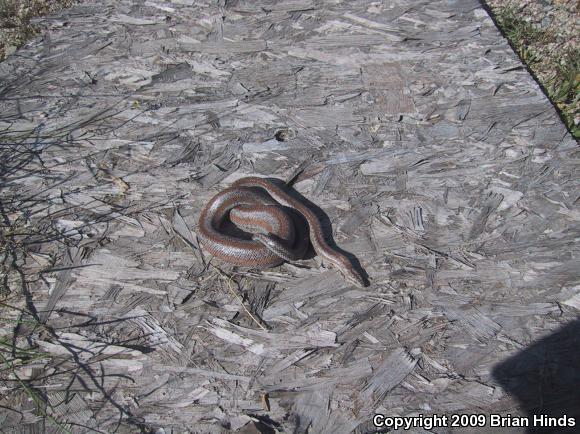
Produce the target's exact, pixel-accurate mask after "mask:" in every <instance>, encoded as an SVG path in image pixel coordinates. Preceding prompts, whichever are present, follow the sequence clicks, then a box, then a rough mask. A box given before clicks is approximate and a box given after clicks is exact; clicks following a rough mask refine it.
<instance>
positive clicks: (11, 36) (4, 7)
mask: <svg viewBox="0 0 580 434" xmlns="http://www.w3.org/2000/svg"><path fill="white" fill-rule="evenodd" d="M73 3H75V0H0V60H4V58H5V57H6V56H7V55H9V54H12V53H13V52H14V51H16V50H17V49H18V48H20V47H21V46H22V45H24V44H25V43H26V42H28V40H30V38H31V37H33V36H35V35H36V34H38V32H39V29H38V27H37V26H35V25H34V24H32V22H31V20H32V19H33V18H35V17H39V16H42V15H47V14H50V13H53V12H56V11H58V10H60V9H63V8H66V7H69V6H71V5H72V4H73Z"/></svg>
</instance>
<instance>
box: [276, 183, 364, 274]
mask: <svg viewBox="0 0 580 434" xmlns="http://www.w3.org/2000/svg"><path fill="white" fill-rule="evenodd" d="M266 179H267V180H268V181H270V182H272V183H273V184H276V185H277V186H279V187H280V188H282V189H283V190H284V191H285V192H286V193H288V194H289V195H290V196H292V197H293V198H294V199H296V200H298V201H300V202H302V203H303V204H304V205H306V206H307V207H308V208H310V210H311V211H312V212H313V213H314V214H316V217H318V220H319V221H320V224H321V226H322V234H323V236H324V239H325V241H326V242H327V243H328V245H329V246H330V247H332V248H333V249H334V250H336V251H337V252H340V253H341V254H343V255H344V256H346V257H347V258H348V260H349V261H350V262H351V264H352V266H353V267H354V268H355V269H356V270H357V271H358V272H359V273H360V275H361V276H362V277H363V279H364V280H365V285H368V284H369V275H368V274H367V272H366V270H365V269H364V268H363V267H362V265H361V263H360V261H359V260H358V258H357V257H356V256H355V255H353V254H352V253H350V252H348V251H346V250H344V249H342V248H340V247H339V246H338V245H337V244H336V242H335V241H334V237H333V231H332V222H331V221H330V218H329V217H328V214H326V213H325V212H324V211H323V210H322V209H321V208H319V207H318V206H317V205H315V204H314V203H313V202H311V201H310V200H308V199H307V198H305V197H304V196H302V195H301V194H300V193H298V192H297V191H296V190H294V188H292V186H291V185H288V184H287V183H285V182H284V181H282V180H280V179H277V178H266ZM287 209H288V210H289V211H290V212H291V213H292V215H293V216H295V217H296V221H297V224H298V225H300V226H301V227H302V228H304V229H306V228H308V222H307V221H306V219H305V218H304V217H303V216H302V215H301V214H300V213H299V212H296V211H295V210H294V209H291V208H287ZM315 256H316V252H315V251H314V248H313V247H312V243H310V246H309V247H308V251H307V252H306V255H305V256H304V259H312V258H314V257H315Z"/></svg>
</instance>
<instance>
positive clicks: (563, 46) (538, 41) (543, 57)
mask: <svg viewBox="0 0 580 434" xmlns="http://www.w3.org/2000/svg"><path fill="white" fill-rule="evenodd" d="M486 3H488V4H489V3H490V2H486ZM489 6H490V9H491V11H492V14H493V16H494V18H495V21H496V23H497V25H498V27H499V28H500V29H501V31H502V32H503V34H504V35H505V36H506V38H507V39H508V40H509V41H510V44H511V45H512V47H513V48H514V50H515V51H516V53H517V54H518V55H519V57H520V58H521V60H522V61H523V62H524V63H525V64H526V65H527V66H528V68H529V69H530V71H531V72H532V73H533V75H534V76H535V78H536V79H537V81H538V82H539V83H540V85H541V86H542V87H543V88H544V91H545V92H546V94H547V95H548V98H550V101H552V103H553V104H554V105H555V106H556V107H557V108H558V110H559V111H560V114H561V115H562V118H563V120H564V122H565V123H566V126H567V127H568V130H569V131H570V133H571V134H572V135H573V136H574V137H575V138H576V139H580V47H578V45H577V44H575V43H573V42H572V41H571V40H568V41H566V38H565V37H564V36H563V34H564V35H566V34H568V33H569V32H568V31H566V30H570V29H565V31H564V32H562V29H560V28H558V27H556V26H549V27H546V28H541V27H538V26H537V25H534V24H531V23H530V22H529V21H528V20H527V19H526V15H525V14H526V13H527V12H526V10H525V9H524V10H516V9H515V8H514V6H513V5H512V4H511V3H509V2H506V3H505V4H503V3H501V4H500V3H498V2H496V3H495V4H494V5H491V4H489ZM568 13H569V17H570V20H569V21H570V23H571V24H570V25H574V24H573V23H574V20H575V19H577V18H578V17H579V15H580V3H578V6H577V7H576V10H575V11H569V12H568Z"/></svg>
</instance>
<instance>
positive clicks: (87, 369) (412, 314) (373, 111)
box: [0, 0, 580, 434]
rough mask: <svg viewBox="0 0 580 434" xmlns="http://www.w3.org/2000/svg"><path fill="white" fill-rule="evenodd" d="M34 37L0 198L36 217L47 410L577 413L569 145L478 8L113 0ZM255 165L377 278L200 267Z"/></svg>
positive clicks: (319, 429) (19, 79)
mask: <svg viewBox="0 0 580 434" xmlns="http://www.w3.org/2000/svg"><path fill="white" fill-rule="evenodd" d="M41 23H42V24H43V25H45V26H46V27H47V31H46V32H45V34H44V35H43V36H42V37H41V38H39V39H37V40H36V41H33V42H32V43H30V44H29V45H28V46H26V47H25V48H24V49H22V50H20V51H18V52H17V53H16V54H15V55H13V56H11V57H10V58H9V59H8V60H7V61H5V62H4V63H2V64H0V83H1V84H0V96H1V98H0V115H1V119H0V131H1V133H0V134H1V136H2V137H1V139H2V142H3V145H2V146H3V149H4V150H8V151H10V152H11V154H10V155H9V156H6V155H7V154H3V158H4V162H5V163H6V170H5V171H4V172H3V178H2V182H3V185H2V192H3V193H2V194H3V195H6V194H8V193H10V195H12V196H11V197H18V198H21V203H23V204H24V205H23V207H22V208H21V209H11V208H10V207H11V203H12V202H10V201H8V202H5V204H4V205H3V214H4V217H3V218H4V219H6V218H8V219H11V218H16V216H17V215H23V216H25V218H26V219H27V221H28V222H29V223H30V224H34V225H36V227H37V228H38V231H36V232H35V233H34V234H33V235H32V236H31V237H29V238H28V239H27V242H26V243H27V244H26V248H27V249H28V250H29V251H30V252H31V253H30V254H29V257H27V259H26V262H25V263H24V264H23V265H22V270H23V271H24V272H25V273H27V274H26V275H27V276H28V280H29V281H28V284H27V286H26V287H27V291H28V295H29V297H28V299H29V305H32V306H34V307H35V308H36V310H37V312H38V315H39V318H40V320H41V321H42V322H43V323H44V324H45V325H46V327H47V330H52V332H50V333H44V332H43V333H39V332H38V330H37V329H34V330H28V331H27V329H26V327H23V328H21V329H20V331H19V333H28V332H30V336H31V339H33V340H34V344H35V345H36V346H37V347H38V348H41V349H42V351H44V352H46V353H48V354H51V355H52V356H54V357H56V359H54V360H53V361H52V362H50V360H51V359H47V360H49V361H48V362H46V364H45V365H42V361H40V362H39V364H40V365H39V367H40V369H41V372H44V373H46V374H47V375H46V378H45V379H44V380H43V381H44V383H43V386H42V387H43V388H42V391H43V393H45V394H46V396H48V397H50V398H48V399H49V402H50V403H51V405H50V406H49V408H48V412H49V414H51V415H52V417H54V419H55V420H59V421H63V423H65V425H67V426H68V427H69V428H70V429H71V430H72V431H74V432H93V430H95V429H98V430H100V431H99V432H114V431H116V432H157V433H169V432H190V433H228V432H235V431H237V430H243V431H242V432H257V431H255V430H258V427H261V428H259V429H260V430H262V431H260V432H286V433H307V432H308V433H328V434H330V433H336V434H342V433H345V434H346V433H351V432H355V433H371V432H375V431H374V428H373V427H372V423H371V422H372V417H373V415H374V414H375V413H377V412H378V413H382V414H385V415H389V416H409V415H417V414H452V413H478V414H479V413H482V414H490V413H511V414H527V412H531V411H535V409H536V410H537V409H544V410H545V411H546V412H548V413H549V412H550V411H553V412H557V411H560V410H559V409H564V411H566V409H568V413H570V414H571V412H573V411H576V412H578V409H579V408H580V405H579V402H580V398H579V395H578V392H577V390H579V389H578V388H577V387H576V388H575V389H574V388H572V389H571V388H570V387H571V386H570V384H572V385H575V386H577V385H578V384H580V381H579V380H580V379H579V378H578V373H577V370H574V369H575V368H574V366H576V367H577V366H578V363H580V361H579V359H580V357H579V353H578V351H579V350H578V348H580V345H579V342H578V336H580V333H579V331H580V327H579V325H578V323H577V322H574V319H575V318H577V317H578V314H579V311H578V309H579V308H580V298H579V297H580V295H579V290H580V271H579V270H580V267H579V266H578V258H579V247H578V242H577V240H578V239H579V237H580V209H579V202H580V201H579V197H580V196H579V194H580V193H579V191H580V189H579V186H580V181H579V178H578V174H579V173H580V171H579V170H578V163H579V161H580V160H579V158H580V153H579V148H578V146H577V144H576V143H575V141H574V140H573V139H572V138H571V137H570V135H569V134H568V133H567V132H566V129H565V127H564V126H563V124H562V122H561V121H560V119H559V118H558V116H557V114H556V112H555V110H554V108H553V107H552V106H551V105H550V103H549V102H548V100H547V98H546V97H545V95H544V94H543V93H542V91H541V90H540V88H539V87H538V85H537V84H536V83H535V82H534V80H533V79H532V77H531V76H530V75H529V74H528V72H527V71H526V69H525V68H524V67H523V66H522V64H521V63H520V61H519V60H518V58H517V57H516V56H515V55H514V53H513V52H512V50H511V49H510V47H509V45H508V43H507V42H506V41H505V40H504V39H503V38H502V36H501V35H500V33H499V32H498V31H497V29H496V28H495V26H494V24H493V22H492V21H491V19H490V18H489V16H488V14H487V12H486V11H485V10H484V9H482V7H481V5H480V3H479V2H478V1H475V0H435V1H422V0H396V1H389V2H368V1H362V0H350V1H333V0H293V1H285V2H277V1H254V0H233V1H224V0H212V1H208V0H200V1H193V0H164V1H162V0H148V1H137V2H136V1H129V0H115V1H112V0H104V1H86V2H83V3H82V4H79V5H76V6H74V7H72V8H71V9H68V10H66V11H63V12H60V13H59V15H58V16H56V15H55V16H49V17H45V18H43V19H42V20H41ZM3 152H5V151H3ZM3 164H4V163H3ZM248 175H252V176H267V177H275V178H279V179H283V180H289V179H292V178H294V179H295V180H296V182H295V184H294V186H295V188H296V190H297V191H299V192H300V193H301V194H302V195H304V196H305V197H306V198H308V199H310V200H311V201H312V202H313V203H315V204H316V205H317V206H318V207H320V208H321V209H322V210H324V212H325V213H326V214H327V215H328V219H329V222H330V225H328V226H329V227H330V226H331V230H332V231H333V235H334V239H335V240H336V242H337V244H338V245H340V246H341V247H342V248H344V249H345V250H347V251H349V252H350V253H352V254H353V255H355V256H356V257H357V258H358V260H359V261H360V263H361V265H362V266H363V267H364V269H365V270H366V272H367V273H368V275H369V278H370V282H371V284H370V286H369V287H367V288H357V287H353V286H351V285H349V284H347V283H346V282H345V281H344V279H343V278H342V277H341V276H340V275H339V274H338V273H337V271H336V270H333V269H329V268H324V265H323V264H321V263H320V262H318V261H317V259H316V258H311V259H305V260H302V261H299V262H297V263H294V264H284V265H282V266H280V267H277V268H274V269H269V270H252V269H250V270H248V269H233V268H231V267H228V266H226V265H224V264H222V263H220V262H219V261H216V260H214V259H212V258H211V257H210V256H208V255H207V254H205V252H204V251H203V250H201V249H200V246H199V244H198V240H197V237H196V224H197V219H198V216H199V212H200V210H201V208H202V207H203V205H204V204H205V203H206V202H207V201H208V200H209V199H210V198H211V197H212V196H213V195H214V194H216V193H217V192H218V191H219V190H220V189H222V188H224V187H226V186H228V185H229V184H230V183H231V182H233V181H234V180H236V179H238V178H240V177H243V176H248ZM7 192H8V193H7ZM3 197H7V196H3ZM19 213H20V214H19ZM39 276H40V277H39ZM69 368H70V369H69ZM522 369H523V371H522ZM522 372H523V373H522ZM48 374H50V375H48ZM516 379H517V381H516ZM564 379H565V381H564ZM558 387H560V388H561V390H564V391H565V392H566V393H558V390H560V389H558ZM550 409H552V410H550ZM0 411H1V412H2V414H3V416H2V420H3V422H2V424H3V425H4V427H9V426H12V427H19V428H14V429H18V430H21V432H40V431H43V428H42V426H43V425H41V422H39V418H37V417H34V415H33V414H32V413H31V412H30V411H24V410H23V411H22V412H13V411H8V410H0ZM6 429H9V428H6ZM486 429H489V428H484V429H483V431H481V432H490V431H486ZM268 430H269V431H268ZM413 432H426V431H424V430H422V429H421V428H416V431H413ZM438 432H442V433H447V432H449V433H451V432H467V431H462V430H460V429H458V428H455V429H454V428H444V429H442V430H441V431H438ZM514 432H523V431H517V430H516V431H514Z"/></svg>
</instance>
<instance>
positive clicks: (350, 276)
mask: <svg viewBox="0 0 580 434" xmlns="http://www.w3.org/2000/svg"><path fill="white" fill-rule="evenodd" d="M341 272H342V275H343V276H344V278H345V279H346V280H347V281H348V282H349V283H352V284H353V285H356V286H360V287H361V288H364V287H365V286H368V282H367V280H366V279H365V278H364V277H363V276H362V274H360V273H359V272H358V271H357V270H355V269H354V268H352V267H344V268H342V269H341Z"/></svg>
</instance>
